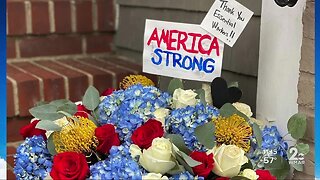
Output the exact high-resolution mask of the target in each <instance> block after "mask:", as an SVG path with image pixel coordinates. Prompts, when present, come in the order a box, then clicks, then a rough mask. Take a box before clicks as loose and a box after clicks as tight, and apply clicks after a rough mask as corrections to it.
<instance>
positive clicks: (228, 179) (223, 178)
mask: <svg viewBox="0 0 320 180" xmlns="http://www.w3.org/2000/svg"><path fill="white" fill-rule="evenodd" d="M216 180H230V178H228V177H218V178H216Z"/></svg>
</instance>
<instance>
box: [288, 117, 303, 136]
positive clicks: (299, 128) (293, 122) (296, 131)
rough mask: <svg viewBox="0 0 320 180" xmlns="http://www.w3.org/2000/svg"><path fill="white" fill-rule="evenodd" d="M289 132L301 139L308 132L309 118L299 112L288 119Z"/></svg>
mask: <svg viewBox="0 0 320 180" xmlns="http://www.w3.org/2000/svg"><path fill="white" fill-rule="evenodd" d="M287 128H288V132H289V133H290V134H291V136H292V137H293V138H294V139H296V140H299V139H300V138H302V137H303V136H304V134H305V132H306V129H307V118H306V116H305V115H304V114H300V113H297V114H295V115H293V116H291V118H290V119H289V121H288V124H287Z"/></svg>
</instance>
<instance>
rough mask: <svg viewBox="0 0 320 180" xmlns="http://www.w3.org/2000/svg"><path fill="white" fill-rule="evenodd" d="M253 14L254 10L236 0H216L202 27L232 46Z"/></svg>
mask: <svg viewBox="0 0 320 180" xmlns="http://www.w3.org/2000/svg"><path fill="white" fill-rule="evenodd" d="M252 15H253V12H252V11H250V10H249V9H247V8H246V7H244V6H243V5H241V4H240V3H238V2H237V1H235V0H216V1H215V2H214V3H213V5H212V7H211V8H210V10H209V12H208V13H207V15H206V17H205V18H204V19H203V21H202V23H201V27H202V28H203V29H205V30H206V31H208V32H210V33H211V34H213V35H214V36H216V37H218V38H219V39H220V40H221V41H223V42H224V43H226V44H228V45H229V46H231V47H232V46H233V45H234V43H235V42H236V41H237V39H238V37H239V36H240V34H241V33H242V31H243V29H244V28H245V26H246V25H247V23H248V22H249V20H250V18H251V17H252Z"/></svg>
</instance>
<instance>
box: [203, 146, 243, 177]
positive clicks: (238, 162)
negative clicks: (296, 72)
mask: <svg viewBox="0 0 320 180" xmlns="http://www.w3.org/2000/svg"><path fill="white" fill-rule="evenodd" d="M208 153H209V154H210V153H213V160H214V167H213V170H212V171H213V172H214V173H215V174H216V175H218V176H222V177H230V178H231V177H233V176H236V175H238V174H239V172H240V169H241V166H242V165H243V164H245V163H247V162H248V158H247V157H246V156H245V155H244V153H245V152H244V151H243V150H242V149H241V148H239V147H237V146H235V145H225V144H222V145H221V146H219V147H214V148H213V149H212V151H208Z"/></svg>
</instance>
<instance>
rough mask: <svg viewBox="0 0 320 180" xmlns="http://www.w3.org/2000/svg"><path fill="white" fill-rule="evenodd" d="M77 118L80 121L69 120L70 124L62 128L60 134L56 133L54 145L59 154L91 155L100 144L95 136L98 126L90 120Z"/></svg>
mask: <svg viewBox="0 0 320 180" xmlns="http://www.w3.org/2000/svg"><path fill="white" fill-rule="evenodd" d="M76 118H77V119H78V120H79V121H75V120H73V119H71V118H67V119H68V121H69V123H68V124H67V125H65V126H64V127H62V129H61V131H60V132H54V134H53V143H54V145H55V149H56V151H57V153H62V152H78V153H89V152H91V151H92V150H94V149H96V147H97V145H98V143H99V141H98V140H97V138H96V137H95V136H94V131H95V129H96V125H95V124H94V123H93V122H92V121H91V120H89V119H88V118H84V117H80V116H78V117H76Z"/></svg>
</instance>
